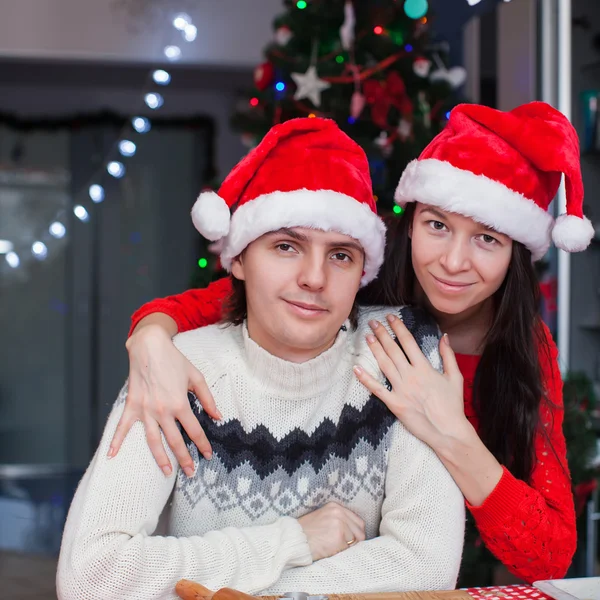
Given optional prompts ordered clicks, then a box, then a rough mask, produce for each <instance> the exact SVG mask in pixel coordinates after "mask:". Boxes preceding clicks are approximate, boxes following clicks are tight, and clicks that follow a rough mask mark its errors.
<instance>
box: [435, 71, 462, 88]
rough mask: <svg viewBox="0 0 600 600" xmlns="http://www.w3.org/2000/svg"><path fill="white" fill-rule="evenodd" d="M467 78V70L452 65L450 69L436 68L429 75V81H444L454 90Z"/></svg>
mask: <svg viewBox="0 0 600 600" xmlns="http://www.w3.org/2000/svg"><path fill="white" fill-rule="evenodd" d="M466 80H467V70H466V69H465V68H463V67H452V68H451V69H437V70H436V71H434V72H433V73H432V74H431V75H430V77H429V81H431V82H436V81H444V82H446V83H447V84H448V85H450V87H451V88H452V89H453V90H455V89H457V88H459V87H460V86H461V85H463V84H464V83H465V81H466Z"/></svg>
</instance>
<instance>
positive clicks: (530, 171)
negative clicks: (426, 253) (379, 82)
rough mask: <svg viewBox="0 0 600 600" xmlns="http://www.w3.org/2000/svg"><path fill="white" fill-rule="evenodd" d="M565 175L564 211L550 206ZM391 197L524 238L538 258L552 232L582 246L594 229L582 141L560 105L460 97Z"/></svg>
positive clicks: (565, 244) (559, 242)
mask: <svg viewBox="0 0 600 600" xmlns="http://www.w3.org/2000/svg"><path fill="white" fill-rule="evenodd" d="M563 174H564V176H565V189H566V195H567V214H565V215H561V216H560V217H558V219H556V221H555V220H554V219H553V218H552V216H551V215H550V213H549V212H548V206H549V204H550V202H552V199H553V198H554V196H555V195H556V192H557V191H558V187H559V185H560V181H561V176H562V175H563ZM395 200H396V203H397V204H399V205H400V206H405V205H406V204H407V203H408V202H422V203H424V204H430V205H434V206H437V207H439V208H441V209H443V210H447V211H450V212H454V213H458V214H461V215H464V216H467V217H471V218H473V219H475V220H476V221H478V222H480V223H483V224H484V225H487V226H489V227H492V228H493V229H495V230H496V231H498V232H500V233H504V234H506V235H508V236H510V237H511V238H512V239H513V240H516V241H518V242H521V243H522V244H524V245H525V246H526V247H527V248H529V250H530V251H531V253H532V255H533V259H534V260H538V259H540V258H541V257H542V256H544V254H545V253H546V251H547V250H548V248H549V246H550V242H551V239H552V240H554V243H555V244H556V246H557V247H558V248H562V249H563V250H566V251H568V252H578V251H581V250H585V249H586V248H587V246H588V244H589V243H590V241H591V239H592V237H593V236H594V228H593V226H592V224H591V223H590V221H589V219H587V218H586V217H585V216H584V215H583V182H582V179H581V167H580V162H579V140H578V138H577V133H576V132H575V129H574V128H573V126H572V125H571V123H570V122H569V121H568V119H567V118H566V117H565V116H564V115H563V114H562V113H560V112H558V111H557V110H555V109H554V108H552V107H551V106H549V105H548V104H545V103H544V102H531V103H529V104H524V105H523V106H519V107H517V108H515V109H514V110H512V111H510V112H501V111H499V110H495V109H493V108H488V107H486V106H480V105H476V104H471V105H469V104H462V105H460V106H457V107H456V108H455V109H454V110H453V111H452V113H451V114H450V119H449V121H448V124H447V126H446V127H445V128H444V130H443V131H442V132H441V133H440V134H439V135H438V136H437V137H436V138H435V139H434V140H433V141H432V142H431V143H430V144H429V145H428V146H427V148H425V150H424V151H423V152H422V153H421V156H420V157H419V158H418V159H417V160H414V161H412V162H411V163H410V164H409V165H408V166H407V168H406V170H405V171H404V173H403V174H402V177H401V178H400V183H399V184H398V187H397V189H396V194H395Z"/></svg>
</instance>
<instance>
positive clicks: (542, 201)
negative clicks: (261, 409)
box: [110, 102, 593, 582]
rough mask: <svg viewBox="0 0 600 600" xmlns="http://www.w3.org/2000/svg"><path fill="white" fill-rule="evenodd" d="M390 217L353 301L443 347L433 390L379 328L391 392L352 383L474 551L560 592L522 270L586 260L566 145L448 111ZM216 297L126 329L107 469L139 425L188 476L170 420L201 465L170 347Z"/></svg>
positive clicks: (565, 540) (514, 117)
mask: <svg viewBox="0 0 600 600" xmlns="http://www.w3.org/2000/svg"><path fill="white" fill-rule="evenodd" d="M561 174H564V175H565V184H566V192H567V206H568V215H563V216H561V217H559V219H558V220H557V221H556V223H554V222H553V219H552V217H551V216H550V215H549V214H548V212H547V209H548V206H549V204H550V202H551V200H552V198H553V197H554V195H555V194H556V192H557V189H558V186H559V183H560V180H561ZM396 201H397V202H398V203H399V204H401V205H405V206H408V209H407V212H406V215H405V216H404V217H403V218H402V219H401V220H399V221H398V222H397V230H396V231H395V232H390V234H389V239H390V243H389V245H388V249H387V256H386V260H385V263H384V271H383V273H382V275H381V276H380V277H379V279H378V280H377V281H376V282H375V284H374V285H371V286H370V288H368V289H367V290H366V294H365V297H364V298H363V300H364V301H367V302H372V303H373V302H374V303H385V304H390V305H391V304H403V303H406V302H408V303H410V302H412V303H418V304H422V305H424V306H425V307H427V308H428V309H429V310H430V311H431V312H432V313H433V315H434V316H435V317H436V318H437V320H438V323H439V325H440V327H441V329H442V331H444V332H445V333H446V334H447V335H445V336H444V337H443V340H442V343H441V346H440V349H441V353H442V357H443V359H444V367H445V374H444V375H440V374H437V375H436V374H435V373H434V371H433V369H432V368H430V367H429V366H428V365H427V364H425V362H424V359H423V357H422V355H421V354H420V353H419V352H418V349H417V348H416V347H415V343H414V340H413V339H411V336H410V334H408V332H407V330H406V329H405V327H404V326H403V325H402V323H401V322H399V320H397V319H396V320H394V321H393V322H391V325H392V326H393V329H394V331H395V333H396V335H397V336H398V339H399V342H400V343H401V345H402V348H403V350H404V352H405V354H404V353H402V352H400V351H399V350H398V348H397V347H396V346H395V344H392V343H391V338H390V337H389V336H387V335H386V334H385V332H384V331H383V330H384V328H383V327H380V326H377V323H373V324H372V326H373V333H374V334H375V335H374V336H370V337H369V343H370V344H371V348H372V350H373V352H374V354H375V356H376V358H377V360H378V362H379V364H380V366H381V368H382V370H383V371H384V373H385V374H386V375H387V377H388V380H389V381H390V383H391V388H392V389H391V390H388V389H387V388H385V387H380V386H378V385H377V384H376V383H375V382H373V381H372V380H371V379H370V378H369V377H367V376H366V375H365V374H364V373H363V372H362V371H361V370H360V369H357V371H356V374H357V376H358V377H359V379H360V380H361V381H362V382H363V383H364V384H365V385H366V386H367V387H368V388H369V389H370V390H371V391H373V392H374V393H375V394H376V395H378V396H379V397H380V398H381V400H383V401H384V402H385V403H386V404H387V406H388V407H389V408H390V409H391V410H392V412H393V413H394V414H395V415H396V416H397V417H398V418H399V419H400V420H401V421H402V422H403V423H404V425H405V426H406V427H407V428H408V429H409V430H410V431H411V432H412V433H413V434H415V435H416V436H417V437H420V438H421V439H422V440H423V441H425V442H426V443H428V444H429V445H430V446H431V447H432V448H433V450H434V451H435V452H436V453H437V454H438V456H439V457H440V459H441V460H442V461H443V462H444V464H445V465H446V467H447V468H448V470H449V471H450V473H451V474H452V476H453V477H454V479H455V481H456V483H457V484H458V486H459V487H460V489H461V491H462V492H463V495H464V496H465V500H466V502H467V506H468V508H469V510H470V511H471V514H472V515H473V518H474V520H475V523H476V525H477V527H478V529H479V532H480V534H481V537H482V539H483V541H484V542H485V544H486V546H487V547H488V548H489V550H491V552H492V553H493V554H494V555H495V556H496V557H497V558H498V559H500V560H501V561H502V562H503V563H504V564H505V565H506V567H507V568H508V569H509V571H511V572H512V573H513V574H514V575H516V576H517V577H519V578H521V579H524V580H525V581H528V582H532V581H534V580H539V579H548V578H557V577H562V576H564V574H565V573H566V571H567V569H568V567H569V565H570V562H571V559H572V556H573V553H574V551H575V547H576V529H575V514H574V510H573V498H572V494H571V488H570V478H569V473H568V467H567V463H566V447H565V439H564V435H563V433H562V420H563V406H562V382H561V379H560V373H559V369H558V365H557V350H556V347H555V345H554V342H553V341H552V338H551V335H550V333H549V331H548V329H547V328H546V326H545V325H544V324H543V322H542V321H541V318H540V316H539V312H538V284H537V281H536V278H535V274H534V270H533V265H532V259H533V260H537V259H539V258H541V257H542V256H543V255H544V253H545V252H546V250H547V248H548V247H549V244H550V236H551V235H552V238H553V239H554V242H555V243H556V245H557V246H558V247H560V248H563V249H565V250H568V251H579V250H583V249H585V248H586V247H587V245H588V244H589V241H590V240H591V237H592V235H593V228H592V226H591V224H590V222H589V221H588V220H587V219H585V217H583V214H582V201H583V186H582V181H581V173H580V167H579V144H578V140H577V135H576V133H575V131H574V129H573V127H572V126H571V125H570V123H569V122H568V121H567V120H566V119H565V117H564V116H563V115H561V114H560V113H558V112H557V111H555V110H554V109H553V108H552V107H550V106H548V105H546V104H543V103H539V102H536V103H531V104H527V105H524V106H521V107H518V108H516V109H514V110H513V111H511V112H509V113H503V112H500V111H496V110H493V109H489V108H487V107H483V106H476V105H470V106H467V105H463V106H459V107H457V108H456V109H454V111H453V112H452V114H451V116H450V120H449V123H448V125H447V127H446V128H445V129H444V131H443V132H442V133H441V134H439V135H438V136H437V137H436V138H435V139H434V140H433V141H432V142H431V144H430V145H429V146H428V147H427V148H426V149H425V151H424V152H423V153H422V155H421V156H420V157H419V160H417V161H414V162H413V163H411V164H410V165H409V166H408V168H407V169H406V171H405V173H404V174H403V176H402V179H401V181H400V183H399V186H398V190H397V193H396ZM229 285H230V283H229V281H228V280H226V279H225V280H221V281H219V282H216V283H215V284H212V285H211V286H209V287H208V288H207V290H192V291H189V292H186V293H185V294H182V295H180V296H174V297H171V298H167V299H165V300H158V301H155V302H153V303H150V304H149V305H146V306H144V307H142V309H140V310H139V311H138V312H137V313H136V314H135V315H134V317H133V326H134V327H135V329H134V330H133V335H132V336H131V337H130V339H129V341H128V343H127V347H128V350H129V354H130V360H131V372H130V386H131V387H130V389H131V391H130V395H129V398H128V403H129V409H128V412H127V414H126V415H125V416H124V417H123V419H122V422H121V425H120V426H119V429H118V432H117V434H116V436H115V440H114V443H113V446H112V449H111V451H110V452H111V453H116V452H117V451H118V448H119V445H120V443H121V442H122V440H123V437H124V435H125V433H126V431H127V430H128V429H129V427H130V426H131V424H132V423H133V422H134V421H135V420H136V419H138V418H143V420H144V422H145V424H146V427H147V432H148V438H149V443H150V444H151V446H152V448H153V453H154V456H155V457H156V459H157V461H158V463H159V464H161V465H165V464H167V461H166V455H165V454H164V449H163V448H162V445H161V443H160V436H159V433H158V425H159V424H160V426H161V427H162V429H163V431H164V432H165V436H166V438H167V441H168V443H169V444H170V445H171V447H172V448H173V450H174V451H175V453H176V455H177V457H178V459H179V460H180V461H181V462H182V466H184V467H186V468H187V469H188V470H189V469H191V470H192V472H193V464H192V462H191V459H189V457H188V456H187V451H186V449H185V445H184V444H183V440H182V438H181V435H180V434H179V431H178V429H177V427H176V425H175V419H177V420H179V422H180V423H181V425H182V426H183V428H184V429H185V430H186V431H187V432H188V434H189V435H190V437H191V438H192V439H193V440H194V441H195V442H196V444H197V445H198V446H199V447H200V449H201V450H202V451H203V453H204V454H205V456H206V457H210V445H209V444H208V442H207V440H206V439H205V438H204V437H203V433H202V432H201V431H200V429H199V425H198V422H197V421H196V420H195V419H193V418H192V416H191V411H190V410H189V408H188V407H187V406H186V400H185V396H186V391H187V389H188V387H191V388H193V389H194V390H195V391H196V392H197V393H199V394H200V395H202V396H203V398H204V406H205V409H206V410H207V412H209V413H210V414H213V415H217V412H216V408H215V406H214V403H212V399H211V398H210V397H209V396H208V395H207V394H206V393H205V389H204V388H205V386H204V384H203V380H202V377H201V375H200V374H198V373H197V372H194V370H193V369H192V368H191V367H190V365H189V364H187V363H186V361H185V360H184V359H183V358H182V357H181V356H180V355H178V354H177V351H176V350H175V349H174V348H173V346H172V344H171V343H170V336H172V335H173V334H174V333H176V332H177V331H181V330H184V329H190V328H193V327H199V326H203V325H206V324H208V323H212V322H214V321H216V320H217V318H218V316H219V315H220V312H221V307H220V301H221V298H223V297H224V296H225V295H226V294H227V292H228V289H229ZM156 312H158V313H163V314H151V313H156ZM149 315H150V316H149ZM448 340H450V341H451V343H452V347H453V349H454V351H455V352H457V354H456V357H455V356H454V353H453V351H452V349H451V348H450V345H449V341H448ZM407 359H408V360H407ZM155 365H158V369H157V368H156V367H155ZM173 399H175V401H173Z"/></svg>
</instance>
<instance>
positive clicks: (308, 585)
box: [57, 119, 464, 600]
mask: <svg viewBox="0 0 600 600" xmlns="http://www.w3.org/2000/svg"><path fill="white" fill-rule="evenodd" d="M193 218H194V222H195V224H196V226H197V227H198V229H199V230H200V231H201V233H203V234H204V235H205V236H206V237H208V238H209V239H213V240H220V243H221V246H222V251H221V261H222V263H223V265H224V267H225V268H227V269H229V270H230V271H231V273H232V276H233V278H234V286H233V294H232V297H231V298H230V302H229V306H228V311H227V315H228V316H227V319H226V321H227V324H225V325H220V326H212V327H206V328H202V329H197V330H195V331H191V332H187V333H184V334H181V335H179V336H177V337H176V338H175V341H176V345H177V347H178V349H179V350H180V351H181V352H182V353H183V354H184V355H185V356H186V357H187V358H188V359H189V360H190V361H191V362H192V363H193V364H194V365H195V366H196V367H197V368H198V369H199V370H200V372H202V373H203V375H204V377H205V380H206V384H207V385H208V387H209V389H210V391H211V392H212V394H213V396H214V398H215V400H216V403H217V407H218V409H219V411H220V412H221V414H222V417H223V418H222V419H221V420H219V421H213V420H212V419H211V418H209V417H208V416H207V414H206V413H205V412H203V411H202V410H201V408H200V407H199V405H198V403H197V401H196V400H195V398H193V397H192V399H191V401H192V403H193V406H194V409H195V412H196V416H197V418H198V419H199V421H200V424H201V425H202V427H203V428H204V430H205V431H206V433H207V435H208V436H209V438H210V440H211V443H212V446H213V450H214V453H213V457H212V460H210V461H206V460H199V459H198V453H197V451H196V450H195V448H194V447H192V445H191V444H190V450H191V451H192V453H193V455H194V459H195V465H196V469H195V474H194V475H193V476H192V477H190V478H188V477H186V476H185V475H184V474H183V473H182V472H180V471H175V472H174V473H173V474H171V475H170V476H165V475H164V474H163V473H162V472H161V470H160V469H159V468H158V467H157V465H156V463H155V462H154V459H153V457H152V454H151V452H150V450H149V448H148V446H147V443H146V439H145V435H144V429H143V426H142V424H141V423H136V424H135V425H134V427H133V428H132V430H131V431H130V433H129V434H128V436H127V438H126V439H125V442H124V444H123V447H122V449H121V451H120V453H119V454H118V455H117V456H116V457H115V458H113V459H111V460H109V459H108V458H107V457H106V455H107V450H108V446H109V444H110V440H111V438H112V435H113V433H114V430H115V428H116V425H117V422H118V421H119V417H120V415H121V413H122V410H123V402H124V399H125V397H126V394H127V386H125V388H124V389H123V391H122V392H121V394H120V396H119V399H118V400H117V402H116V404H115V407H114V408H113V411H112V413H111V415H110V417H109V419H108V423H107V426H106V429H105V432H104V436H103V439H102V442H101V444H100V448H99V450H98V452H97V453H96V456H95V457H94V459H93V461H92V464H91V466H90V468H89V469H88V471H87V472H86V474H85V476H84V478H83V480H82V482H81V484H80V486H79V488H78V490H77V493H76V495H75V499H74V501H73V505H72V507H71V509H70V512H69V517H68V520H67V525H66V527H65V533H64V538H63V546H62V549H61V556H60V561H59V569H58V576H57V584H58V585H57V588H58V595H59V598H60V599H61V600H76V599H77V600H79V599H80V600H84V599H85V600H94V599H102V600H112V599H115V600H116V599H119V600H121V599H123V598H128V599H137V598H139V599H143V600H150V599H155V598H169V599H170V598H174V597H175V592H174V589H175V584H176V583H177V581H178V580H179V579H184V578H185V579H191V580H195V581H197V582H199V583H201V584H203V585H205V586H206V587H208V588H211V589H219V588H220V587H223V586H229V587H234V588H236V589H239V590H241V591H245V592H248V593H252V594H257V593H263V594H272V593H283V592H286V591H290V590H295V591H308V592H314V593H328V592H376V591H393V590H423V589H444V588H452V587H454V585H455V582H456V577H457V574H458V568H459V565H460V558H461V550H462V542H463V532H464V502H463V498H462V495H461V493H460V491H459V490H458V488H457V486H456V484H455V483H454V482H453V480H452V478H451V477H450V475H449V474H448V472H447V471H446V470H445V468H444V467H443V466H442V464H441V462H440V461H439V460H438V459H437V457H436V456H435V454H434V453H433V452H432V451H431V450H430V449H429V448H428V447H427V446H425V445H424V444H423V443H421V442H420V441H418V440H417V439H416V438H414V437H413V436H412V435H411V434H409V433H408V432H407V431H406V430H405V429H404V428H403V427H402V426H401V425H400V424H399V423H398V422H397V421H396V419H395V418H394V417H393V415H392V414H391V413H389V412H388V411H387V409H386V408H385V406H384V405H383V403H382V402H380V401H379V400H378V399H377V398H375V397H371V396H370V395H369V393H368V391H367V390H366V389H365V388H364V387H363V386H362V385H361V384H360V383H359V382H358V380H357V379H356V378H355V376H354V375H353V372H352V367H353V365H356V364H358V365H360V366H362V367H363V368H364V369H366V370H369V371H370V372H372V373H374V374H376V375H377V376H378V377H380V378H381V375H380V373H379V371H378V369H377V366H376V362H375V360H374V358H373V357H372V355H371V352H370V350H369V349H368V347H367V343H366V340H365V336H366V334H367V333H368V331H369V329H368V321H369V319H383V316H384V315H385V314H386V313H389V312H390V309H386V311H381V310H379V311H378V310H376V309H375V310H373V309H371V311H359V310H358V309H357V308H356V307H355V305H354V300H355V297H356V293H357V291H358V289H359V287H360V286H361V285H365V284H367V283H368V282H369V281H371V280H372V279H373V278H375V277H376V275H377V272H378V270H379V267H380V266H381V263H382V260H383V249H384V239H385V231H384V227H383V225H382V222H381V220H380V219H379V217H378V216H377V214H376V210H375V206H374V201H373V198H372V195H371V183H370V178H369V170H368V163H367V160H366V157H365V155H364V153H363V151H362V150H361V149H360V148H359V147H358V146H357V145H356V144H355V143H354V142H353V141H352V140H350V138H348V137H347V136H346V135H345V134H343V133H342V132H341V131H340V130H339V129H338V128H337V126H336V125H335V124H334V123H333V122H332V121H328V120H323V119H298V120H293V121H288V122H286V123H284V124H282V125H279V126H277V127H275V128H273V129H272V130H271V132H269V134H267V136H266V137H265V138H264V139H263V141H262V142H261V144H260V145H259V146H258V147H257V148H255V149H254V150H253V151H252V152H251V153H250V154H249V155H248V156H247V157H246V158H245V159H243V160H242V161H241V162H240V163H239V164H238V165H237V166H236V167H235V168H234V169H233V171H232V172H231V173H230V175H229V176H228V177H227V179H226V180H225V182H224V183H223V185H222V187H221V189H220V191H219V196H217V195H216V194H214V193H212V192H210V193H206V194H203V195H201V197H200V198H199V200H198V202H197V203H196V206H195V208H194V211H193ZM396 312H397V314H399V315H400V316H401V317H403V318H405V317H406V316H410V317H411V318H414V317H415V315H413V314H412V313H411V311H410V310H409V309H406V308H403V309H396ZM430 327H431V330H432V335H431V336H429V337H427V336H424V337H423V338H422V344H421V345H422V346H423V345H425V346H427V345H428V346H427V347H423V348H422V349H423V350H424V352H425V354H426V355H428V356H433V357H434V358H437V359H439V356H437V355H436V352H437V342H438V338H437V330H436V329H435V327H434V326H430ZM437 363H438V365H439V360H438V361H437ZM436 366H437V365H436ZM169 458H170V461H171V466H172V468H173V469H175V467H176V464H177V463H176V460H175V457H174V455H173V454H172V453H170V451H169ZM167 506H168V507H169V509H170V515H169V516H170V522H169V526H168V528H169V531H168V533H169V534H170V536H171V537H161V536H157V535H152V534H153V533H155V531H156V528H157V523H158V521H159V517H160V515H161V513H163V511H164V509H165V507H167Z"/></svg>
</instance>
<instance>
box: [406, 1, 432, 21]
mask: <svg viewBox="0 0 600 600" xmlns="http://www.w3.org/2000/svg"><path fill="white" fill-rule="evenodd" d="M428 10H429V4H428V3H427V0H405V2H404V12H405V13H406V16H407V17H410V18H411V19H420V18H421V17H424V16H425V15H426V14H427V11H428Z"/></svg>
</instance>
